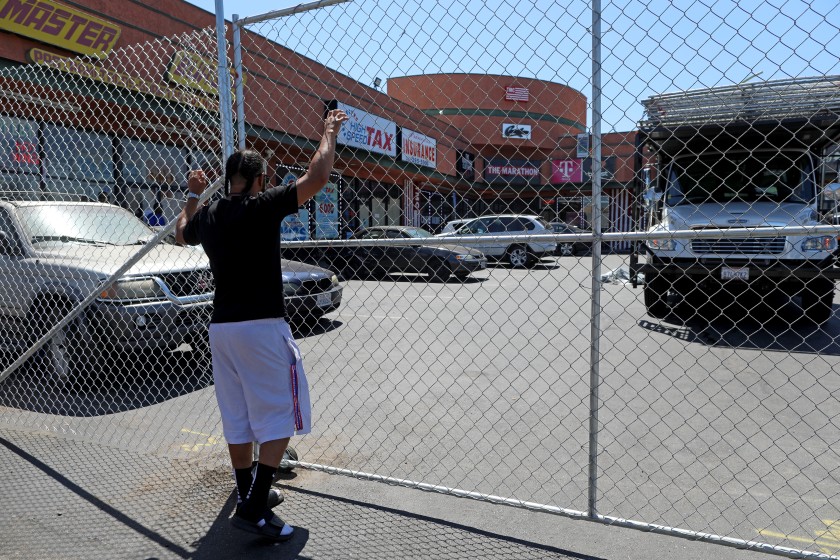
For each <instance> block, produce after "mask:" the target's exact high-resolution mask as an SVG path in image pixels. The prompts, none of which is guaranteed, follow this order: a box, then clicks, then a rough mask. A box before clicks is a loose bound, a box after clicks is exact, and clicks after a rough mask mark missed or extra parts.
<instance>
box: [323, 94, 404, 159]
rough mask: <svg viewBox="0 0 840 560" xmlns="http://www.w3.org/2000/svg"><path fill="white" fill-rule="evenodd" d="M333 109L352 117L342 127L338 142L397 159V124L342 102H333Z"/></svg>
mask: <svg viewBox="0 0 840 560" xmlns="http://www.w3.org/2000/svg"><path fill="white" fill-rule="evenodd" d="M332 107H334V108H336V109H341V110H343V111H344V112H345V113H347V116H348V117H350V119H349V120H348V121H347V122H345V123H344V124H343V125H342V126H341V132H339V133H338V138H336V142H338V143H339V144H344V145H345V146H351V147H353V148H362V149H363V150H367V151H369V152H376V153H377V154H385V155H387V156H391V157H396V155H397V123H395V122H393V121H389V120H388V119H385V118H382V117H378V116H376V115H372V114H370V113H366V112H365V111H362V110H361V109H356V108H355V107H351V106H350V105H345V104H344V103H341V102H340V101H338V102H333V103H332V104H331V108H332Z"/></svg>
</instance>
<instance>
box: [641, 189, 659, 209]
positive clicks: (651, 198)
mask: <svg viewBox="0 0 840 560" xmlns="http://www.w3.org/2000/svg"><path fill="white" fill-rule="evenodd" d="M662 196H663V193H661V192H659V191H657V190H655V189H652V188H651V189H645V192H644V193H642V200H644V201H645V205H647V206H652V205H654V204H656V203H657V202H659V201H660V200H662Z"/></svg>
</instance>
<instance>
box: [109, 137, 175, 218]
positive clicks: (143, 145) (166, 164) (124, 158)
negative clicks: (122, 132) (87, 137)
mask: <svg viewBox="0 0 840 560" xmlns="http://www.w3.org/2000/svg"><path fill="white" fill-rule="evenodd" d="M121 144H122V155H121V157H120V162H121V170H120V173H121V176H122V179H123V182H124V184H125V185H126V187H127V189H126V203H127V207H128V208H129V209H130V210H132V211H138V210H139V212H141V213H146V212H149V211H151V210H153V209H154V208H155V206H156V205H158V204H160V206H161V209H162V210H163V216H164V218H166V221H167V222H169V221H171V220H173V219H175V218H176V217H177V216H178V214H179V213H180V211H181V207H182V206H183V195H184V192H183V191H185V189H186V184H187V175H186V173H187V152H186V150H183V149H181V148H177V147H174V146H166V145H164V144H155V143H153V142H144V141H142V140H128V139H124V140H122V141H121Z"/></svg>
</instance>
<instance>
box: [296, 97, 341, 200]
mask: <svg viewBox="0 0 840 560" xmlns="http://www.w3.org/2000/svg"><path fill="white" fill-rule="evenodd" d="M348 118H349V117H348V116H347V113H345V112H344V111H342V110H341V109H334V110H332V111H330V112H329V113H328V114H327V118H326V119H325V120H324V135H323V136H322V137H321V143H320V145H319V146H318V149H317V150H316V151H315V155H313V156H312V161H310V163H309V169H308V170H307V171H306V173H305V174H304V175H303V177H301V178H300V179H298V180H297V198H298V206H303V203H304V202H306V201H307V200H309V199H310V198H312V197H313V196H315V193H317V192H318V191H320V190H321V189H323V188H324V185H326V184H327V181H329V179H330V172H331V171H332V167H333V162H334V161H335V140H336V138H337V137H338V133H339V131H340V130H341V124H342V123H343V122H344V121H346V120H347V119H348Z"/></svg>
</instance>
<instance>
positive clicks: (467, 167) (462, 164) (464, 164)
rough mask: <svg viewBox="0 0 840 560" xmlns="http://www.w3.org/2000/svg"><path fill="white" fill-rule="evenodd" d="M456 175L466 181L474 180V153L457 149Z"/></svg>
mask: <svg viewBox="0 0 840 560" xmlns="http://www.w3.org/2000/svg"><path fill="white" fill-rule="evenodd" d="M457 164H458V165H457V168H458V175H460V176H461V178H463V179H466V180H467V181H474V180H475V154H471V153H470V152H465V151H463V150H458V162H457Z"/></svg>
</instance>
